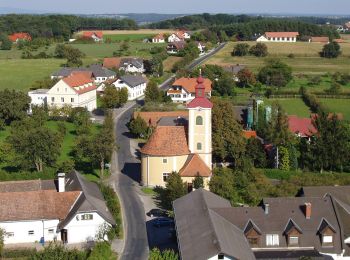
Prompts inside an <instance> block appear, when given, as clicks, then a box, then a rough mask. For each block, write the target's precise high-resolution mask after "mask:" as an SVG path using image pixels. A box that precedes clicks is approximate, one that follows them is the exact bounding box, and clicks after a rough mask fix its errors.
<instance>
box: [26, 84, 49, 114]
mask: <svg viewBox="0 0 350 260" xmlns="http://www.w3.org/2000/svg"><path fill="white" fill-rule="evenodd" d="M48 91H49V90H48V89H36V90H32V91H29V92H28V96H29V97H30V100H31V101H30V108H29V113H31V111H32V107H33V106H42V107H45V106H47V92H48Z"/></svg>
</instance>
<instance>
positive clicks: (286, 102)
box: [264, 98, 311, 117]
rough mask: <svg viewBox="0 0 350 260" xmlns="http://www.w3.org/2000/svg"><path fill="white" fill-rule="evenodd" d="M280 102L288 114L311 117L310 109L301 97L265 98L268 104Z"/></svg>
mask: <svg viewBox="0 0 350 260" xmlns="http://www.w3.org/2000/svg"><path fill="white" fill-rule="evenodd" d="M274 102H278V103H279V104H280V105H281V106H282V107H283V109H284V110H285V111H286V112H287V114H288V115H297V116H299V117H310V113H311V111H310V109H309V107H308V106H306V105H305V103H304V101H303V100H301V99H299V98H280V99H265V100H264V103H265V104H266V105H271V104H272V103H274Z"/></svg>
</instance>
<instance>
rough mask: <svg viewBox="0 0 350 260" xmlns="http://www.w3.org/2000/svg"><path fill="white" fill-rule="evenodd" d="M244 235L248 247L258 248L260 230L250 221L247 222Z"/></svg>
mask: <svg viewBox="0 0 350 260" xmlns="http://www.w3.org/2000/svg"><path fill="white" fill-rule="evenodd" d="M244 234H245V236H246V238H247V240H248V242H249V245H250V247H252V248H256V247H259V244H260V237H261V231H260V229H259V228H258V227H257V226H256V225H255V224H254V223H253V221H252V220H249V221H248V223H247V225H246V227H245V229H244Z"/></svg>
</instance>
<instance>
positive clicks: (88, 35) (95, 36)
mask: <svg viewBox="0 0 350 260" xmlns="http://www.w3.org/2000/svg"><path fill="white" fill-rule="evenodd" d="M83 38H90V39H93V40H94V41H95V42H102V41H103V32H101V31H97V32H93V31H89V32H84V33H83Z"/></svg>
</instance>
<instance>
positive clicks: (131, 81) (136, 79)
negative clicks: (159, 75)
mask: <svg viewBox="0 0 350 260" xmlns="http://www.w3.org/2000/svg"><path fill="white" fill-rule="evenodd" d="M120 79H121V80H122V81H124V82H125V83H126V84H128V85H129V86H130V87H132V88H134V87H136V86H138V85H141V84H144V83H147V80H146V79H145V78H144V77H142V76H141V75H124V76H121V77H120Z"/></svg>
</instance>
